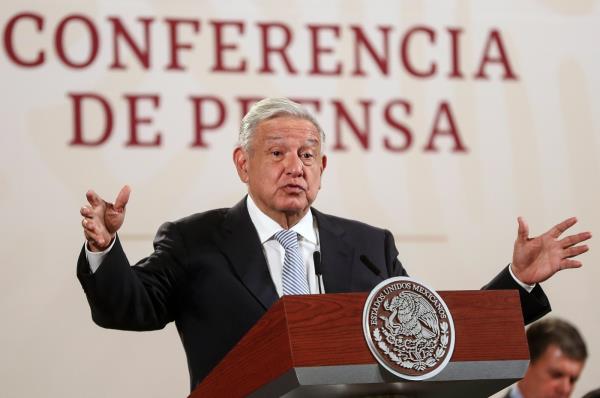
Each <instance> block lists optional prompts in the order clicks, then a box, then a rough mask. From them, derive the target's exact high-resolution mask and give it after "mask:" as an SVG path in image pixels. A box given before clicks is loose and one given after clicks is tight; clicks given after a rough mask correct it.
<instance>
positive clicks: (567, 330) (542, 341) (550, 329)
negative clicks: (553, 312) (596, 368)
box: [527, 318, 588, 363]
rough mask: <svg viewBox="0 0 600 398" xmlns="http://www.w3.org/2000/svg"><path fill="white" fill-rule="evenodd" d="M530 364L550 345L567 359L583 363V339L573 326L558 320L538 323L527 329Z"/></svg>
mask: <svg viewBox="0 0 600 398" xmlns="http://www.w3.org/2000/svg"><path fill="white" fill-rule="evenodd" d="M527 343H528V344H529V356H530V357H531V362H532V363H533V362H535V361H536V360H537V359H538V358H539V357H540V356H542V355H543V354H544V351H546V349H547V348H548V346H550V345H553V344H554V345H556V346H557V347H559V348H560V350H561V351H562V352H563V353H564V354H565V355H566V356H567V357H569V358H571V359H574V360H576V361H585V360H586V358H587V356H588V353H587V348H586V345H585V341H583V337H582V336H581V334H579V331H578V330H577V328H576V327H575V326H573V325H572V324H570V323H569V322H567V321H564V320H562V319H558V318H548V319H544V320H541V321H538V322H536V323H534V324H533V325H531V326H530V327H529V328H528V329H527Z"/></svg>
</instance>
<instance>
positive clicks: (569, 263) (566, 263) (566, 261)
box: [559, 258, 583, 270]
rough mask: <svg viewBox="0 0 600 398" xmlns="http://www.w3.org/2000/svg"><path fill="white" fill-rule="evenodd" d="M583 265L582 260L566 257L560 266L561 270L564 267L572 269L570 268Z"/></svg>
mask: <svg viewBox="0 0 600 398" xmlns="http://www.w3.org/2000/svg"><path fill="white" fill-rule="evenodd" d="M582 265H583V264H581V261H577V260H571V259H569V258H566V259H564V260H562V261H561V262H560V264H559V267H560V269H561V270H563V269H570V268H579V267H581V266H582Z"/></svg>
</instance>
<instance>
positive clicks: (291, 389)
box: [190, 290, 529, 398]
mask: <svg viewBox="0 0 600 398" xmlns="http://www.w3.org/2000/svg"><path fill="white" fill-rule="evenodd" d="M438 293H439V295H440V296H441V297H442V298H443V299H444V301H445V302H446V304H447V306H448V308H449V310H450V312H451V314H452V317H453V319H454V327H455V336H456V343H455V348H454V353H453V355H452V358H451V360H450V363H448V365H447V366H446V368H445V369H444V370H443V371H442V372H440V373H439V374H437V375H436V376H435V377H433V378H431V379H428V380H426V381H407V380H403V379H399V378H397V377H396V376H393V375H392V374H390V373H389V372H387V371H386V370H385V369H383V367H381V366H379V364H378V363H377V362H376V361H375V358H374V357H373V356H372V354H371V352H370V351H369V349H368V347H367V344H366V342H365V338H364V334H363V329H362V313H363V306H364V304H365V301H366V299H367V293H347V294H323V295H308V296H284V297H283V298H282V299H280V300H279V301H278V302H277V303H275V304H274V305H273V307H271V309H270V310H269V311H268V312H267V313H266V314H265V315H264V316H263V317H262V318H261V319H260V320H259V321H258V322H257V324H256V325H255V326H254V327H253V328H252V329H251V330H250V331H249V332H248V333H247V334H246V335H245V336H244V337H243V338H242V340H241V341H240V342H239V343H238V344H237V345H236V346H235V347H234V348H233V349H232V350H231V351H230V352H229V353H228V354H227V356H226V357H225V358H224V359H223V361H221V362H220V363H219V365H217V367H215V369H213V371H212V372H211V373H210V374H209V375H208V376H207V377H206V378H205V379H204V380H203V381H202V383H201V384H200V385H199V386H198V387H197V388H196V389H195V390H194V391H193V392H192V394H191V395H190V397H191V398H199V397H246V396H249V397H280V396H285V397H362V396H380V397H381V396H393V397H469V398H476V397H488V396H490V395H492V394H494V393H495V392H497V391H499V390H501V389H502V388H504V387H507V386H509V385H510V384H512V383H514V382H515V381H517V380H519V379H520V378H522V377H523V374H524V373H525V370H526V369H527V366H528V364H529V352H528V349H527V341H526V339H525V333H524V325H523V318H522V314H521V307H520V303H519V295H518V293H517V291H516V290H514V291H511V290H496V291H485V290H483V291H446V292H444V291H441V292H438Z"/></svg>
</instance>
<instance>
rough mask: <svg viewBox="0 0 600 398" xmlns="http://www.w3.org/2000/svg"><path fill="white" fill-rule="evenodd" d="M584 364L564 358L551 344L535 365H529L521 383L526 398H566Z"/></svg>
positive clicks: (560, 351) (557, 348) (556, 347)
mask: <svg viewBox="0 0 600 398" xmlns="http://www.w3.org/2000/svg"><path fill="white" fill-rule="evenodd" d="M583 365H584V362H581V361H577V360H575V359H572V358H569V357H567V356H565V354H564V353H563V352H562V350H561V349H560V348H559V347H558V346H556V345H554V344H552V345H550V346H548V348H546V351H544V353H543V354H542V356H540V357H539V358H538V359H537V361H535V363H532V364H530V365H529V368H528V369H527V373H526V374H525V377H524V379H523V380H522V381H521V384H519V386H520V387H521V385H522V387H523V388H522V392H523V393H524V396H525V397H526V398H568V397H570V396H571V393H572V392H573V388H574V387H575V382H576V381H577V379H579V375H580V374H581V371H582V370H583Z"/></svg>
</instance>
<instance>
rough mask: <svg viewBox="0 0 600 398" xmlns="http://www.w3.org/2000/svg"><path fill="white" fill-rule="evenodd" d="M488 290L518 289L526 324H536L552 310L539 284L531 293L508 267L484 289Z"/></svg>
mask: <svg viewBox="0 0 600 398" xmlns="http://www.w3.org/2000/svg"><path fill="white" fill-rule="evenodd" d="M483 289H486V290H506V289H516V290H518V291H519V298H520V299H521V310H522V311H523V321H524V322H525V324H526V325H527V324H529V323H531V322H535V321H537V320H538V319H540V318H541V317H543V316H544V315H546V314H547V313H549V312H550V311H551V310H552V308H551V307H550V302H549V301H548V297H547V296H546V293H544V291H543V290H542V287H541V286H540V284H539V283H538V284H537V285H536V286H535V287H534V288H533V290H532V291H531V292H528V291H527V290H525V289H523V288H522V287H521V286H520V285H519V284H518V283H517V282H516V281H515V280H514V279H513V277H512V276H511V275H510V272H509V271H508V266H507V267H505V268H504V269H503V270H502V271H501V272H500V273H499V274H498V275H496V277H495V278H494V279H492V280H491V281H490V282H489V283H488V284H487V285H485V286H484V287H483Z"/></svg>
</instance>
